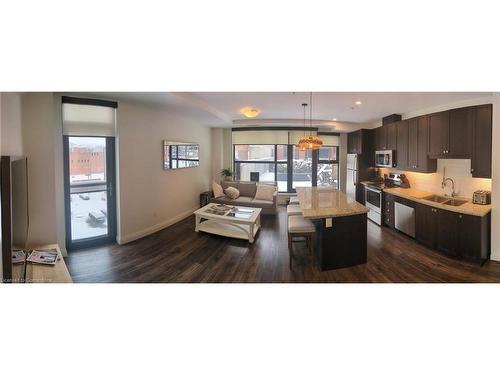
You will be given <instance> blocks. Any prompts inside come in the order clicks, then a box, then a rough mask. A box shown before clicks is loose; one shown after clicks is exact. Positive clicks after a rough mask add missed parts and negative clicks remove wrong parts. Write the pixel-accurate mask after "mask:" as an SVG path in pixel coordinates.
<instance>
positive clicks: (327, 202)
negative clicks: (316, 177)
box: [297, 187, 368, 219]
mask: <svg viewBox="0 0 500 375" xmlns="http://www.w3.org/2000/svg"><path fill="white" fill-rule="evenodd" d="M297 197H298V198H299V204H300V209H301V210H302V215H303V216H304V217H305V218H308V219H322V218H326V217H339V216H351V215H361V214H366V213H367V212H368V209H367V208H366V207H365V206H363V205H362V204H360V203H358V202H356V200H354V199H352V198H350V197H348V196H347V195H346V194H345V193H343V192H341V191H339V190H337V189H334V188H331V187H298V188H297Z"/></svg>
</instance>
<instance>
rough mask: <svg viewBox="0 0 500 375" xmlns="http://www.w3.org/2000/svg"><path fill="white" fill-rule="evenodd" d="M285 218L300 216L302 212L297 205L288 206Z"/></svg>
mask: <svg viewBox="0 0 500 375" xmlns="http://www.w3.org/2000/svg"><path fill="white" fill-rule="evenodd" d="M286 214H287V216H295V215H302V210H301V209H300V206H299V205H298V204H289V205H288V206H286Z"/></svg>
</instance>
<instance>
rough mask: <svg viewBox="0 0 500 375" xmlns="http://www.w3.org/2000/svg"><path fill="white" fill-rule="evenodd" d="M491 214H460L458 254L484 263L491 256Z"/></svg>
mask: <svg viewBox="0 0 500 375" xmlns="http://www.w3.org/2000/svg"><path fill="white" fill-rule="evenodd" d="M490 217H491V216H490V214H488V215H486V216H483V217H479V216H472V215H462V214H458V246H457V255H458V256H459V257H461V258H463V259H466V260H470V261H474V262H479V263H482V262H483V261H484V260H486V259H489V257H490V254H489V252H490V246H491V245H490V229H489V228H490Z"/></svg>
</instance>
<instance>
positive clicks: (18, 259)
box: [12, 250, 26, 264]
mask: <svg viewBox="0 0 500 375" xmlns="http://www.w3.org/2000/svg"><path fill="white" fill-rule="evenodd" d="M25 260H26V253H25V252H24V251H22V250H13V251H12V264H17V263H24V261H25Z"/></svg>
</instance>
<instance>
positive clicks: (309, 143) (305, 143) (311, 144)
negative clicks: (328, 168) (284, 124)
mask: <svg viewBox="0 0 500 375" xmlns="http://www.w3.org/2000/svg"><path fill="white" fill-rule="evenodd" d="M302 106H303V107H304V127H305V126H306V115H305V113H306V109H305V108H306V106H307V104H306V103H304V104H302ZM297 146H298V148H299V150H301V151H305V150H319V149H320V148H321V146H323V141H322V140H321V139H320V138H319V137H318V136H316V135H313V130H312V92H311V93H310V94H309V135H308V136H306V135H305V134H304V136H303V137H302V138H300V140H299V143H298V144H297Z"/></svg>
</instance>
